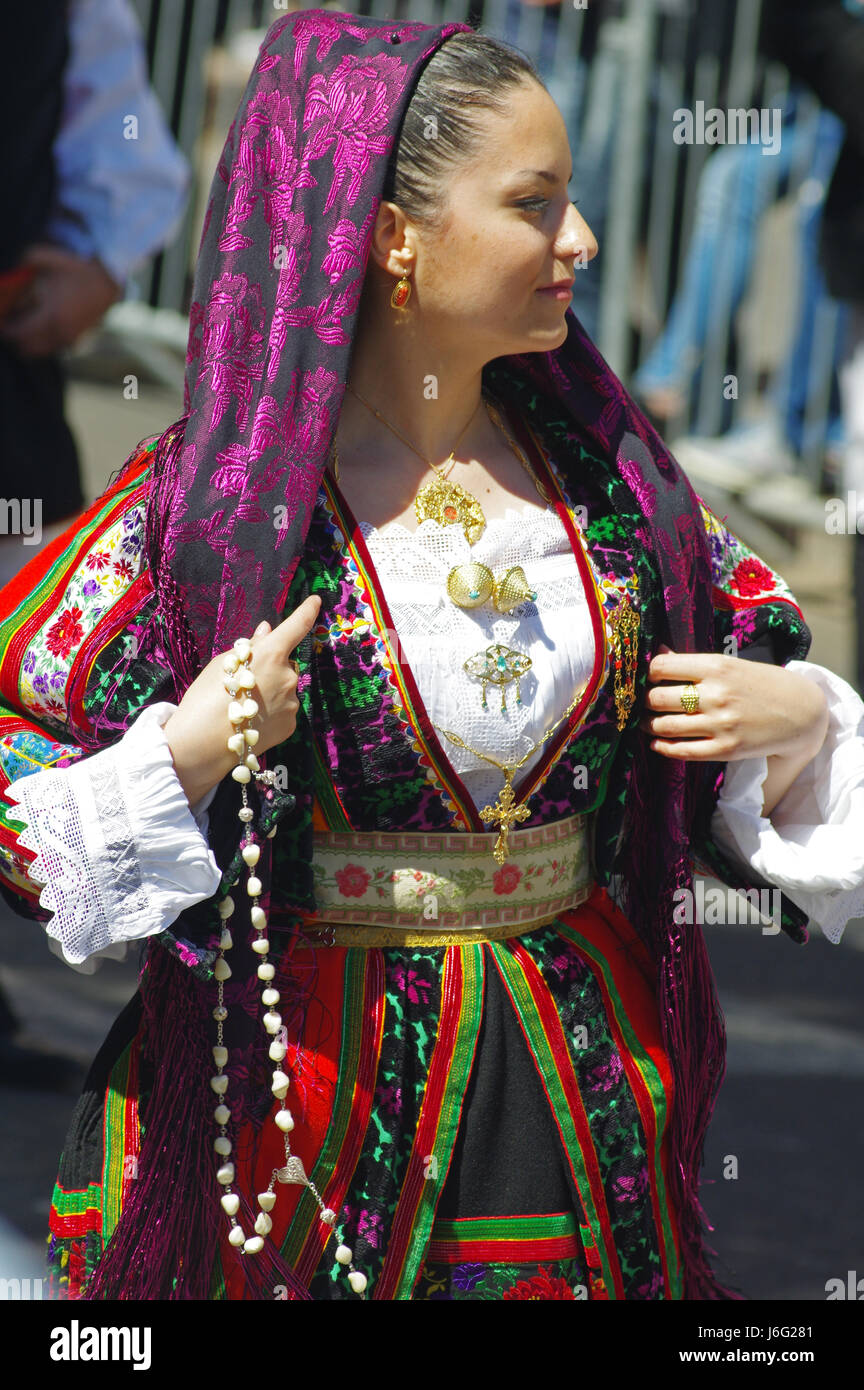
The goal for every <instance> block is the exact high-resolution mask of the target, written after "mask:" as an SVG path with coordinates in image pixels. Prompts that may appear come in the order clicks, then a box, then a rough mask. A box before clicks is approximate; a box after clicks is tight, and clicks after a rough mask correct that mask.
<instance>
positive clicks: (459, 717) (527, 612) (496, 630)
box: [360, 506, 595, 809]
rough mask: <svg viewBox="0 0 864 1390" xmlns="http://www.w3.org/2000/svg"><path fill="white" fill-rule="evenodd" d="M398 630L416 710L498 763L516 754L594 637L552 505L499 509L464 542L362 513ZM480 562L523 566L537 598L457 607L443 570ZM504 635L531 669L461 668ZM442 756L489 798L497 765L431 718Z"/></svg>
mask: <svg viewBox="0 0 864 1390" xmlns="http://www.w3.org/2000/svg"><path fill="white" fill-rule="evenodd" d="M360 530H361V532H362V534H363V537H364V540H365V541H366V546H367V548H368V550H369V554H370V555H371V557H372V561H373V563H374V565H375V569H376V572H377V574H378V578H379V580H380V582H381V586H382V588H383V590H384V596H385V598H386V600H387V604H388V606H389V608H390V612H391V614H392V617H393V623H394V626H395V628H396V632H397V633H398V635H399V643H400V649H401V652H400V654H401V658H402V660H403V661H404V662H407V664H408V666H409V667H410V668H411V671H412V672H413V674H414V678H415V680H416V682H417V687H418V689H419V691H420V693H421V697H422V699H423V702H424V705H425V707H426V711H427V713H428V715H429V717H430V719H431V720H432V722H433V723H434V724H435V725H437V726H440V728H443V729H448V730H450V731H451V732H452V733H455V734H458V735H459V737H460V738H462V739H463V740H464V741H465V743H468V744H470V745H471V747H472V748H477V749H479V750H480V752H482V753H486V754H488V756H490V757H492V758H497V759H498V761H499V762H518V760H519V758H521V757H522V756H523V754H525V753H527V752H528V751H529V749H530V748H531V747H532V745H533V744H535V743H537V741H538V740H539V739H540V738H541V737H542V735H543V733H544V732H545V731H546V730H547V729H548V728H550V727H551V726H552V725H554V724H555V722H556V721H557V720H558V719H560V717H561V715H562V714H563V713H564V711H565V710H566V709H567V707H568V705H569V704H570V703H571V701H572V700H573V697H574V695H575V694H576V692H577V690H578V689H579V688H580V687H581V686H583V685H584V684H585V683H586V681H587V680H588V679H589V677H590V675H591V672H592V670H593V667H594V660H595V649H594V638H593V632H592V626H591V620H590V614H589V611H588V599H587V597H586V594H585V590H584V586H583V584H582V579H581V576H580V574H579V569H578V566H577V563H576V559H575V557H574V555H573V551H572V549H571V545H570V539H569V537H568V535H567V532H566V531H565V529H564V526H563V525H562V523H561V521H560V519H559V517H558V515H557V514H556V512H555V510H554V508H552V507H547V508H545V509H542V508H540V507H534V506H526V507H524V508H519V509H517V508H508V509H507V512H506V515H505V516H504V517H501V518H493V519H491V520H490V521H487V523H486V529H485V530H484V532H483V534H482V536H481V537H480V539H479V540H478V541H477V542H476V543H475V544H474V545H469V543H468V541H467V539H466V537H465V534H464V532H463V530H462V527H461V526H458V525H451V526H441V525H439V523H438V522H437V521H432V520H427V521H424V522H422V524H421V525H420V526H419V527H418V528H417V530H416V531H414V532H411V531H409V530H408V529H407V528H406V527H404V526H401V525H399V524H398V523H392V522H391V523H389V524H388V525H387V526H382V527H380V528H376V527H374V526H371V525H369V523H368V522H361V523H360ZM469 561H479V562H480V563H482V564H484V565H487V566H488V568H489V569H490V570H491V571H492V572H493V574H494V575H495V576H496V577H500V576H501V575H503V574H504V573H505V571H506V570H508V569H510V568H511V567H513V566H515V565H521V566H522V569H523V570H524V572H525V577H526V579H527V581H528V586H529V588H530V589H531V590H533V591H535V592H536V594H537V600H536V603H532V602H531V600H530V599H528V600H526V601H525V602H524V603H523V604H521V605H520V606H519V608H517V609H516V610H514V612H512V613H510V614H502V613H498V612H497V611H496V609H495V607H494V604H493V603H492V601H491V599H490V600H488V601H487V602H486V603H484V604H483V605H481V606H480V607H478V608H471V609H469V608H460V607H459V606H458V605H457V604H455V603H454V602H453V601H452V599H451V598H450V597H449V595H448V593H447V576H448V574H449V573H450V571H451V570H452V569H453V568H454V567H455V566H457V565H464V564H467V563H468V562H469ZM492 643H502V644H505V645H507V646H509V647H512V648H514V649H515V650H517V651H520V652H525V653H526V654H527V655H528V656H529V657H530V658H531V662H532V665H531V669H530V670H529V671H528V672H527V674H526V675H524V676H522V677H521V679H520V681H519V688H520V693H521V696H522V703H521V705H520V704H517V702H516V685H515V683H513V682H511V683H510V684H509V685H508V686H507V687H506V689H505V690H504V692H503V693H504V695H505V696H506V709H505V710H504V712H502V710H501V693H502V692H501V690H500V689H496V687H494V686H492V685H489V686H487V691H486V699H487V706H488V708H487V709H486V710H484V709H483V707H482V686H481V683H480V682H479V681H478V680H476V679H474V678H472V677H471V676H470V675H468V673H467V672H466V671H465V670H464V669H463V663H464V662H465V661H466V659H467V658H468V657H470V656H471V655H473V654H474V653H475V652H482V651H483V650H484V648H486V647H488V646H490V645H491V644H492ZM439 738H440V740H441V745H442V747H443V749H444V751H445V754H446V756H447V759H448V761H449V762H450V763H451V765H452V766H453V767H454V768H455V770H456V772H457V773H458V774H459V776H460V778H461V779H462V781H463V782H464V784H465V787H466V789H467V790H468V792H469V794H470V796H471V799H472V801H473V802H474V804H475V806H477V807H478V809H479V807H481V806H484V805H486V803H487V802H488V801H490V800H492V801H494V800H495V797H496V795H497V793H498V791H499V790H500V787H501V785H502V781H503V775H502V773H501V772H499V770H498V769H497V768H496V767H494V766H492V765H490V764H488V763H484V762H483V761H482V759H480V758H478V757H475V755H474V754H473V753H469V752H467V751H466V750H464V749H462V748H459V747H458V746H456V745H454V744H453V743H451V741H450V740H449V739H447V738H446V737H445V736H444V735H443V734H442V733H440V729H439ZM542 754H543V750H542V749H538V750H537V752H536V753H533V754H532V756H531V757H530V758H529V759H528V761H527V762H526V763H525V764H524V765H523V767H521V768H520V769H519V772H518V773H517V774H516V778H515V781H516V782H517V783H518V782H519V781H520V780H521V779H522V778H523V777H524V776H525V775H526V773H528V772H530V770H531V769H532V767H534V766H535V764H536V763H537V762H538V761H539V760H540V758H541V757H542Z"/></svg>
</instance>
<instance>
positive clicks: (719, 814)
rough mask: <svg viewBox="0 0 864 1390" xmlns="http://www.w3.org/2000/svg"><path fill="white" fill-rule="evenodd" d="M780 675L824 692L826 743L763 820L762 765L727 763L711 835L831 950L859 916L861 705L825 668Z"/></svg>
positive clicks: (863, 887) (863, 841)
mask: <svg viewBox="0 0 864 1390" xmlns="http://www.w3.org/2000/svg"><path fill="white" fill-rule="evenodd" d="M786 669H787V670H789V671H794V672H796V673H798V674H801V675H804V676H807V677H808V678H809V679H810V680H814V681H815V682H816V683H817V685H819V686H820V687H821V689H822V690H823V691H824V692H825V696H826V698H827V700H828V710H829V715H830V719H829V724H828V732H827V734H826V736H825V742H824V744H823V745H822V748H821V749H820V751H819V752H818V753H817V755H816V757H815V758H813V760H812V761H811V762H810V763H808V764H807V766H806V767H805V768H804V769H803V770H802V771H801V772H800V773H799V774H798V776H797V777H796V779H795V781H794V782H793V783H792V786H791V787H790V788H789V790H788V791H787V792H786V794H785V796H783V797H782V798H781V800H780V801H778V802H777V805H776V806H775V807H774V809H773V810H772V811H771V815H770V819H769V818H767V817H765V816H763V815H762V784H763V782H764V781H765V777H766V774H767V770H768V763H767V760H766V759H765V758H742V759H740V760H738V761H736V762H730V763H727V764H726V775H725V777H724V779H723V785H722V787H721V789H720V794H719V797H718V800H717V806H716V808H715V811H714V815H713V817H712V819H711V834H712V836H713V838H714V839H715V840H716V842H717V844H718V845H719V846H720V847H721V848H722V849H723V850H724V851H725V852H726V853H727V854H728V855H729V856H730V857H734V858H735V859H738V860H743V861H745V862H747V863H749V864H750V866H751V867H752V868H754V869H755V870H756V871H757V872H758V873H759V874H761V875H762V876H763V877H764V878H765V879H766V880H767V881H768V882H769V883H771V884H774V885H776V886H777V887H778V888H781V889H782V890H783V891H784V892H785V893H788V895H789V897H790V898H791V899H792V901H793V902H794V903H797V905H798V906H799V907H800V908H802V909H803V911H805V912H806V913H807V915H808V916H809V918H810V920H811V921H812V922H814V923H816V924H817V925H818V926H819V927H820V928H821V929H822V931H823V933H824V934H825V936H826V937H827V938H828V940H829V941H833V942H835V943H836V942H839V940H840V938H841V937H842V935H843V929H844V927H845V926H846V923H847V922H848V921H849V919H850V918H852V917H857V916H860V915H864V704H862V702H861V700H860V698H859V697H858V695H857V694H856V693H855V691H854V690H853V689H852V687H851V686H850V685H849V684H848V683H847V682H846V681H844V680H843V679H842V678H841V677H840V676H837V675H835V674H834V672H833V671H828V670H826V668H825V667H824V666H818V665H816V664H815V663H813V662H810V661H790V662H788V663H787V666H786Z"/></svg>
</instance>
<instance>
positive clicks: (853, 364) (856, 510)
mask: <svg viewBox="0 0 864 1390" xmlns="http://www.w3.org/2000/svg"><path fill="white" fill-rule="evenodd" d="M762 23H763V29H762V43H763V46H764V48H765V50H766V52H768V53H770V54H772V55H773V56H774V57H776V58H777V59H778V60H779V61H780V62H781V63H785V65H786V67H787V68H788V69H789V71H790V72H791V73H793V74H794V75H795V76H796V77H798V78H800V80H801V81H803V82H806V83H808V84H809V86H811V87H812V88H813V91H814V92H815V93H816V95H817V96H818V98H819V100H820V101H821V102H823V103H824V105H825V106H827V107H828V109H829V110H830V111H833V112H835V114H836V115H837V116H839V117H840V119H841V121H843V123H844V125H845V127H846V137H845V140H844V142H843V146H842V148H841V150H840V154H839V156H838V159H837V164H836V167H835V169H834V175H833V177H832V179H831V186H830V188H829V189H828V195H827V197H826V200H825V210H824V216H823V220H822V236H821V245H820V254H821V261H822V265H823V267H824V271H825V277H826V281H827V284H828V289H829V291H830V293H831V294H832V295H833V296H834V297H835V298H836V299H840V300H844V301H846V302H847V303H848V305H849V320H848V329H847V335H846V343H845V349H844V354H843V366H842V370H841V386H842V397H843V414H844V422H845V427H846V449H845V455H844V481H845V485H846V491H847V494H848V493H852V494H854V496H853V497H852V498H849V499H848V505H849V513H850V514H849V516H848V517H847V528H848V529H849V530H850V531H852V530H854V531H855V536H854V562H853V563H854V584H855V605H856V610H857V613H858V627H857V650H856V658H855V671H856V682H857V685H858V689H859V691H864V634H862V624H861V616H860V615H861V612H862V609H864V101H862V98H861V92H862V88H864V4H862V3H861V0H766V3H765V8H764V11H763V18H762Z"/></svg>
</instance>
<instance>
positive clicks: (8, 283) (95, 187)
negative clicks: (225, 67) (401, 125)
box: [0, 0, 189, 584]
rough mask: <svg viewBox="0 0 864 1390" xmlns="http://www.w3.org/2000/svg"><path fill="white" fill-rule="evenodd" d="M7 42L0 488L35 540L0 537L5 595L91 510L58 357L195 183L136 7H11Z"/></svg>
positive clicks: (164, 236) (125, 280) (122, 289)
mask: <svg viewBox="0 0 864 1390" xmlns="http://www.w3.org/2000/svg"><path fill="white" fill-rule="evenodd" d="M3 40H4V52H5V56H6V60H7V61H6V65H5V72H4V81H3V85H2V91H0V112H2V116H3V119H2V122H0V130H2V134H0V142H2V152H3V168H4V183H5V192H6V206H5V211H4V217H3V220H2V225H0V492H2V496H3V498H4V499H10V498H16V499H17V498H20V499H21V508H22V531H23V530H25V528H26V531H27V533H28V535H27V540H28V543H27V544H25V543H24V536H23V535H9V534H5V535H0V584H5V583H6V582H7V581H8V580H9V579H10V578H11V577H12V575H13V574H15V573H16V571H17V570H18V569H19V568H20V567H21V566H22V565H24V564H26V563H27V561H28V560H30V559H31V558H32V556H33V555H35V554H36V553H37V551H38V549H40V546H41V545H45V544H47V543H48V541H50V540H51V539H52V538H53V537H54V536H56V535H59V534H60V532H61V531H62V530H63V529H64V527H65V526H67V525H68V524H69V522H70V521H71V520H72V519H73V518H74V517H75V516H76V515H77V514H78V512H79V511H81V509H82V508H83V506H84V495H83V490H82V482H81V466H80V460H79V457H78V450H77V448H76V444H75V439H74V437H73V435H72V432H71V430H70V428H69V426H68V424H67V422H66V419H65V407H64V370H63V364H62V357H61V354H62V352H63V351H64V349H66V348H69V347H71V346H73V344H75V343H76V342H77V341H78V340H79V339H80V338H81V336H82V335H83V334H84V333H86V332H87V331H88V330H89V329H91V328H93V327H95V325H96V324H97V323H98V322H99V320H100V319H101V318H102V316H103V315H104V314H105V312H106V310H107V309H108V308H109V307H110V306H111V305H112V304H114V303H115V302H116V301H117V300H119V299H122V298H124V297H125V295H126V293H127V290H128V287H129V277H130V274H131V273H132V271H134V270H135V269H136V268H137V267H138V266H140V265H141V264H142V263H143V262H144V261H145V260H146V258H147V257H148V256H151V255H152V254H153V253H154V252H156V251H158V250H159V249H160V248H161V247H163V246H164V245H166V243H167V242H169V241H170V239H171V237H172V236H173V234H174V232H175V231H176V229H177V226H178V223H179V220H180V218H181V217H182V215H183V211H184V208H185V204H186V196H187V190H188V183H189V167H188V164H187V162H186V160H185V158H184V156H183V155H182V153H181V151H180V150H179V148H178V147H177V145H176V143H175V142H174V140H173V138H172V136H171V133H170V131H169V130H168V127H167V125H166V122H165V118H164V116H163V114H162V111H161V108H160V106H159V103H158V101H157V99H156V96H155V94H154V93H153V91H152V89H151V87H150V85H149V82H148V78H147V69H146V63H145V54H144V49H143V43H142V38H141V30H140V27H139V25H138V20H137V18H136V15H135V12H134V10H133V8H132V5H131V3H130V2H129V0H61V2H60V3H56V4H52V5H49V6H26V5H16V6H13V7H11V8H10V9H9V11H8V13H6V14H4V19H3ZM22 111H26V112H27V120H26V121H23V122H22V121H21V119H20V113H21V112H22ZM22 494H26V495H22ZM37 503H40V504H41V512H40V511H39V508H38V506H37ZM28 516H31V517H32V519H33V524H31V525H30V526H28V525H27V519H28ZM37 521H41V530H40V529H39V528H38V527H36V526H35V522H37ZM30 533H32V535H33V539H34V540H35V541H36V544H30V543H29V540H30Z"/></svg>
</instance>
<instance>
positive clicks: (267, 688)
mask: <svg viewBox="0 0 864 1390" xmlns="http://www.w3.org/2000/svg"><path fill="white" fill-rule="evenodd" d="M320 608H321V599H320V598H319V597H318V595H317V594H312V595H310V597H309V598H307V599H304V601H303V602H302V603H301V604H300V605H299V606H298V607H297V608H295V609H294V611H293V613H289V614H288V617H287V618H284V619H283V620H282V622H281V623H279V624H278V626H277V627H275V628H271V627H270V624H269V623H268V622H262V623H259V624H258V626H257V628H256V629H255V631H254V633H253V634H252V639H251V640H252V671H253V674H254V676H255V689H254V690H252V691H250V694H251V696H252V699H253V700H254V701H255V702H256V704H257V705H258V713H257V715H256V716H255V718H254V720H253V721H252V724H251V726H250V727H251V728H254V729H257V730H258V733H259V738H258V742H257V744H256V745H255V749H254V751H255V754H256V756H260V755H261V754H262V753H266V752H267V750H268V748H273V747H275V745H276V744H278V743H282V742H283V741H284V740H285V739H286V738H290V737H291V735H292V734H293V733H294V730H295V728H296V727H297V712H298V710H299V708H300V702H299V700H298V699H297V673H296V671H295V670H294V667H293V666H292V665H291V653H292V651H293V650H294V648H295V647H296V646H297V644H298V642H300V641H301V639H302V638H303V637H305V636H306V633H307V632H309V630H310V628H311V627H312V625H313V623H314V622H315V619H316V618H317V617H318V613H319V610H320ZM227 655H228V653H227V652H219V653H218V654H217V655H216V656H214V657H213V659H212V661H210V662H208V664H207V665H206V666H205V667H204V669H203V671H201V672H200V673H199V674H198V676H196V678H195V680H194V681H193V682H192V684H191V685H190V687H189V689H188V690H187V691H186V693H185V695H184V696H183V699H182V700H181V701H180V703H179V705H178V706H177V709H176V710H175V711H174V713H173V714H172V715H171V716H170V718H169V719H168V721H167V723H166V724H165V725H164V726H163V728H164V732H165V737H166V738H167V740H168V747H169V748H170V750H171V756H172V758H173V760H174V768H175V771H176V773H177V778H178V780H179V782H180V785H181V786H182V788H183V790H184V792H185V793H186V796H187V799H188V801H189V805H190V806H194V805H195V804H196V802H198V801H200V800H201V798H202V797H203V796H205V795H206V794H207V792H209V791H210V790H211V789H212V788H213V787H215V786H217V785H218V783H219V782H221V781H222V778H223V777H226V776H227V775H228V773H229V772H230V771H231V769H232V768H234V767H236V766H237V755H236V753H232V752H231V751H230V750H229V748H228V746H227V744H228V739H229V738H230V736H231V734H232V732H233V731H234V730H233V726H232V725H231V723H230V722H229V719H228V705H229V702H230V698H231V697H230V696H229V694H228V692H227V691H226V689H225V679H226V672H225V668H224V664H223V663H224V661H225V657H226V656H227Z"/></svg>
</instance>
